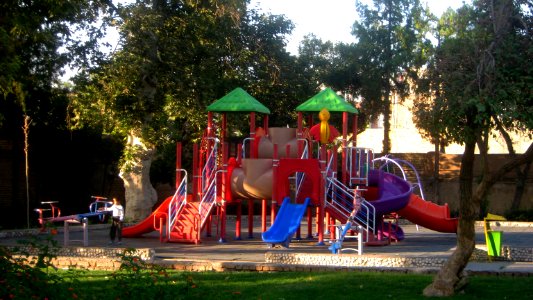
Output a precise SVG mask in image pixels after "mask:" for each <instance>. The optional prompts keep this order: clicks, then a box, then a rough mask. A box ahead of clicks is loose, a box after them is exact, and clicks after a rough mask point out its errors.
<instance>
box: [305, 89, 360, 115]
mask: <svg viewBox="0 0 533 300" xmlns="http://www.w3.org/2000/svg"><path fill="white" fill-rule="evenodd" d="M323 108H326V109H327V110H328V111H331V112H350V113H354V114H355V113H359V111H358V110H357V109H356V108H355V107H353V105H351V104H349V103H348V102H346V101H345V100H344V99H343V98H342V97H341V96H339V95H337V93H335V92H334V91H333V90H332V89H331V88H326V89H325V90H323V91H321V92H320V93H318V94H316V95H314V96H313V97H311V98H310V99H309V100H307V101H305V102H304V103H302V104H300V105H298V107H296V111H311V112H318V111H321V110H322V109H323Z"/></svg>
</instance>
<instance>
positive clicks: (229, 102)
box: [207, 88, 270, 114]
mask: <svg viewBox="0 0 533 300" xmlns="http://www.w3.org/2000/svg"><path fill="white" fill-rule="evenodd" d="M207 111H216V112H252V111H253V112H259V113H263V114H270V110H269V109H268V108H267V107H266V106H264V105H263V104H261V102H259V101H257V100H256V99H255V98H254V97H252V96H250V94H248V93H247V92H246V91H245V90H243V89H241V88H236V89H234V90H233V91H231V92H230V93H229V94H227V95H226V96H224V97H222V98H220V99H218V100H217V101H215V102H213V103H211V105H209V106H208V107H207Z"/></svg>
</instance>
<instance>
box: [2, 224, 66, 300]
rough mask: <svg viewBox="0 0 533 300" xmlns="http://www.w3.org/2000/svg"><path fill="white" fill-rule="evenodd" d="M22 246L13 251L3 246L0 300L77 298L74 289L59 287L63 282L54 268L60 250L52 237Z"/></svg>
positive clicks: (35, 240) (34, 239)
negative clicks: (56, 249) (57, 251)
mask: <svg viewBox="0 0 533 300" xmlns="http://www.w3.org/2000/svg"><path fill="white" fill-rule="evenodd" d="M21 244H22V247H21V248H15V249H13V250H11V249H7V248H5V247H0V274H2V276H1V278H2V279H1V281H2V284H1V285H0V298H1V299H54V298H60V299H66V298H71V297H74V296H75V295H76V292H75V291H74V289H72V288H71V287H68V288H65V287H63V286H61V285H60V283H61V282H62V281H63V279H62V277H61V276H59V275H58V274H57V273H56V272H55V271H56V269H55V268H54V266H53V265H52V260H53V259H54V258H55V255H54V248H57V244H56V241H55V240H54V239H53V236H52V235H48V236H47V237H46V238H44V240H40V239H37V238H33V239H31V240H29V241H22V242H21ZM30 250H31V253H30Z"/></svg>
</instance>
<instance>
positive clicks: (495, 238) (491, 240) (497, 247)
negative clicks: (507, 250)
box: [487, 230, 503, 256]
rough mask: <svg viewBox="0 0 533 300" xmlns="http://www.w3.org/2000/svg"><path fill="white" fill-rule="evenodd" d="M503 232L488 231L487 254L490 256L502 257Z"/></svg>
mask: <svg viewBox="0 0 533 300" xmlns="http://www.w3.org/2000/svg"><path fill="white" fill-rule="evenodd" d="M502 235H503V231H494V230H487V252H488V255H489V256H501V255H502Z"/></svg>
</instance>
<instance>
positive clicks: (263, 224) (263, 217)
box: [261, 199, 267, 232]
mask: <svg viewBox="0 0 533 300" xmlns="http://www.w3.org/2000/svg"><path fill="white" fill-rule="evenodd" d="M266 217H267V201H266V199H263V200H261V232H265V231H266V230H267V225H266V223H267V221H266Z"/></svg>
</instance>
